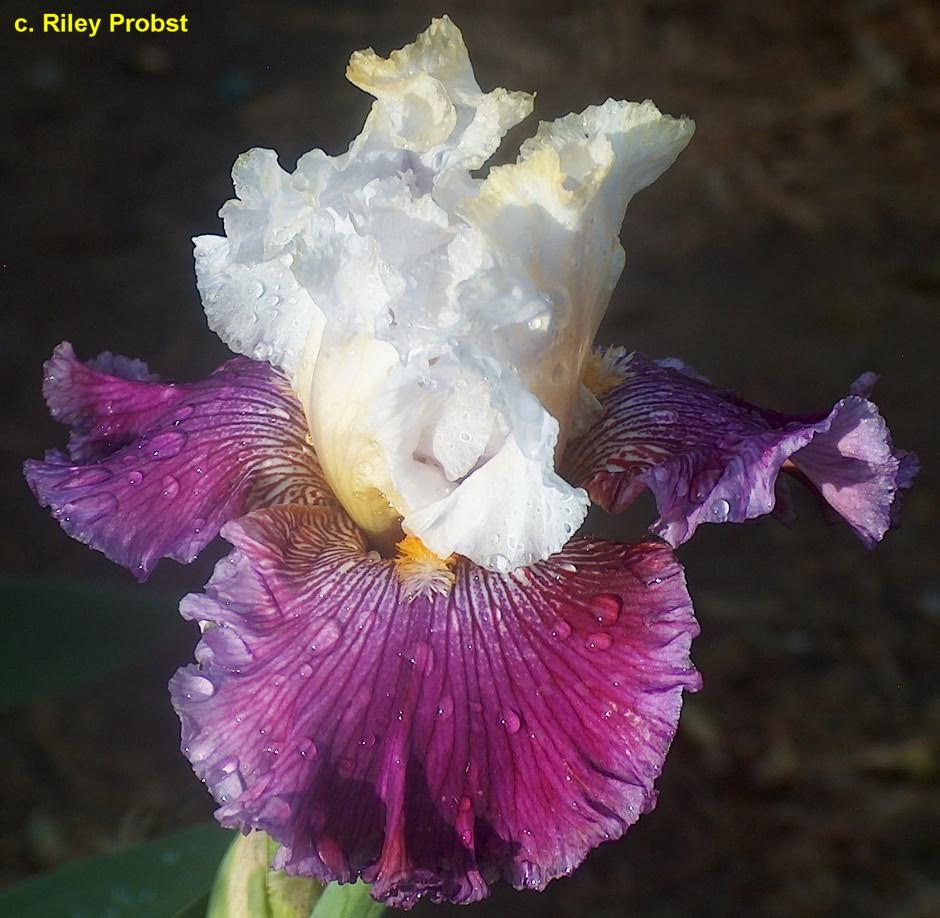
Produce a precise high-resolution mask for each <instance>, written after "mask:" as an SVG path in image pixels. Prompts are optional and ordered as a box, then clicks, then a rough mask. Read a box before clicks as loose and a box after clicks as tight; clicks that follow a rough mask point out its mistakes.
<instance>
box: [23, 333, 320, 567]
mask: <svg viewBox="0 0 940 918" xmlns="http://www.w3.org/2000/svg"><path fill="white" fill-rule="evenodd" d="M156 379H157V378H156V377H155V376H153V375H151V374H150V373H149V372H148V371H147V368H146V366H145V365H144V364H142V363H140V362H139V361H135V360H128V359H126V358H123V357H115V356H113V355H111V354H102V355H101V356H100V357H98V358H97V359H96V360H93V361H89V362H88V363H82V362H81V361H79V360H78V358H77V357H76V356H75V353H74V352H73V350H72V347H71V345H69V344H68V343H64V344H61V345H59V347H58V348H56V351H55V353H54V355H53V357H52V359H51V360H49V362H48V363H47V364H46V367H45V381H44V385H43V392H44V394H45V396H46V401H47V402H48V404H49V410H50V412H51V413H52V416H53V417H54V418H56V419H57V420H59V421H62V422H63V423H65V424H68V425H69V426H70V427H71V435H70V440H69V448H68V452H69V454H68V455H65V454H64V453H61V452H58V451H51V452H49V453H47V455H46V458H45V461H37V460H29V461H27V462H26V464H25V473H26V479H27V481H28V482H29V485H30V487H31V488H32V489H33V492H34V493H35V494H36V497H37V498H38V499H39V502H40V503H41V504H42V505H43V506H46V507H50V508H51V509H52V513H53V515H54V516H55V517H56V519H58V520H59V522H60V523H61V524H62V527H63V528H64V529H65V531H66V532H67V533H68V534H69V535H71V536H72V537H73V538H75V539H78V540H79V541H80V542H84V543H86V544H88V545H90V546H91V547H93V548H96V549H98V550H99V551H102V552H104V554H105V555H107V557H108V558H110V559H111V560H112V561H116V562H117V563H118V564H122V565H124V566H125V567H128V568H130V569H131V570H132V571H133V572H134V574H135V575H136V576H137V577H138V578H139V579H141V580H143V579H145V578H146V577H147V576H148V575H149V574H150V572H151V571H152V570H153V568H154V566H155V565H156V563H157V561H158V560H159V559H160V558H174V559H175V560H177V561H181V562H183V563H188V562H189V561H192V560H193V558H195V557H196V555H197V554H198V553H199V552H200V551H201V550H202V549H203V548H204V547H205V546H206V545H207V544H208V543H209V542H210V541H211V540H212V539H213V538H214V537H215V536H216V534H217V533H218V531H219V529H220V527H221V526H222V525H223V524H224V523H225V522H227V521H228V520H230V519H232V518H234V517H236V516H240V515H241V514H242V513H244V512H246V511H247V510H251V509H253V508H256V507H264V506H269V505H272V504H277V503H287V502H292V503H310V504H327V503H329V504H332V503H333V499H332V497H331V495H330V494H329V491H328V490H327V489H326V487H325V485H324V484H323V480H322V477H321V474H320V470H319V466H318V464H317V461H316V458H315V456H314V453H313V450H312V449H311V448H310V447H309V445H308V444H307V443H306V441H305V437H306V432H307V427H306V422H305V419H304V415H303V410H302V408H301V406H300V403H299V402H298V401H297V399H296V397H295V396H294V395H293V393H292V392H291V390H290V388H289V386H288V384H287V382H286V380H285V379H284V378H283V376H282V374H281V373H280V372H279V371H277V370H274V369H272V368H271V367H270V366H269V365H268V364H265V363H258V362H256V361H253V360H247V359H245V358H243V357H236V358H235V359H234V360H230V361H228V362H227V363H225V364H223V365H222V366H221V367H219V368H218V369H217V370H216V371H215V372H214V373H212V375H211V376H209V377H208V379H206V380H204V381H202V382H199V383H192V384H183V383H161V382H157V381H156Z"/></svg>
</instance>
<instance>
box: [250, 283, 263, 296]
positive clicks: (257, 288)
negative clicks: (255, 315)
mask: <svg viewBox="0 0 940 918" xmlns="http://www.w3.org/2000/svg"><path fill="white" fill-rule="evenodd" d="M248 293H249V294H250V295H251V296H253V297H255V298H256V299H260V298H261V297H263V296H264V284H262V283H261V281H252V282H251V283H250V284H249V285H248Z"/></svg>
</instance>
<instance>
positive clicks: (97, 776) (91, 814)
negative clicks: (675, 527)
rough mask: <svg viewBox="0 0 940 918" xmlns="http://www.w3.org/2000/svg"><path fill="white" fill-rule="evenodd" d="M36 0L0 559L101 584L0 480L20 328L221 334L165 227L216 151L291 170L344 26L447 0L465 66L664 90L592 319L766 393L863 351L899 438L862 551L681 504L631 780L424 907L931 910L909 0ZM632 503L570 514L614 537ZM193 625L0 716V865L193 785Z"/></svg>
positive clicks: (930, 415)
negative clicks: (73, 688)
mask: <svg viewBox="0 0 940 918" xmlns="http://www.w3.org/2000/svg"><path fill="white" fill-rule="evenodd" d="M59 6H61V7H63V11H65V9H66V8H67V9H70V10H72V11H74V12H76V13H79V14H81V13H85V14H97V10H96V9H95V5H94V4H91V3H85V4H77V3H76V4H73V3H62V4H59ZM53 7H55V4H51V5H50V6H48V7H47V6H43V5H41V4H37V3H28V2H20V3H9V2H2V0H0V35H2V39H0V41H2V73H3V79H2V80H0V100H2V102H0V112H2V117H3V128H2V130H0V180H2V186H3V190H4V194H3V198H4V207H3V227H2V237H0V269H2V270H0V290H2V296H3V300H2V307H3V308H2V311H0V374H2V382H0V386H2V388H0V391H2V392H3V397H4V402H5V405H4V411H3V414H2V421H0V461H2V477H0V505H2V508H3V522H4V525H3V527H2V528H0V570H2V572H4V573H33V574H39V575H43V576H45V575H48V576H50V577H51V576H56V577H59V576H68V577H72V578H81V579H84V580H89V581H99V582H104V581H107V582H115V583H124V584H129V583H130V582H131V578H130V575H129V574H127V573H126V572H124V571H123V570H120V569H118V568H117V567H115V566H113V565H111V564H109V563H108V562H107V561H105V560H104V559H103V558H102V557H101V556H100V555H96V554H94V553H92V552H90V551H88V550H87V549H85V548H84V547H82V546H81V545H78V544H77V543H74V542H72V541H70V540H69V539H68V538H67V537H66V536H65V535H64V534H63V533H62V532H61V531H60V530H59V528H58V526H57V525H56V524H55V523H54V522H53V521H52V520H51V518H49V516H48V515H47V514H46V513H45V512H44V511H41V510H39V509H38V508H37V507H36V506H35V504H34V502H33V500H32V498H31V496H30V494H29V492H28V490H27V488H26V486H25V484H24V483H23V481H22V479H21V477H20V474H19V465H20V463H21V462H22V460H23V459H24V458H25V457H27V456H40V455H41V454H42V453H43V451H44V450H45V449H46V448H47V447H49V446H51V445H61V444H62V442H63V441H64V433H63V431H61V430H60V429H58V428H57V427H56V425H54V424H53V423H52V422H51V421H50V420H49V419H48V418H47V416H46V412H45V408H44V406H43V404H42V400H41V397H40V391H39V388H40V379H41V369H40V368H41V363H42V361H43V360H44V359H45V358H46V357H47V356H48V355H49V353H50V352H51V350H52V348H53V346H54V345H55V344H57V343H58V342H59V341H60V340H62V339H63V338H68V339H70V340H71V341H73V342H74V344H75V346H76V348H77V350H78V352H79V354H80V355H83V356H86V357H87V356H92V355H93V354H95V353H97V352H98V351H100V350H104V349H113V350H115V351H117V352H120V353H124V354H128V355H132V356H140V357H143V358H145V359H146V360H147V361H148V362H149V363H150V366H151V368H153V369H155V370H157V371H158V372H160V373H162V374H163V375H165V376H167V377H170V378H173V377H175V378H181V379H191V378H198V377H201V376H203V375H204V374H205V373H206V372H207V371H209V370H210V369H212V368H213V367H214V366H215V365H216V364H217V363H218V362H220V361H221V360H223V359H224V358H225V356H226V351H225V348H224V347H223V346H222V344H221V343H220V342H219V341H218V340H217V339H216V338H215V336H214V335H212V334H211V333H210V332H209V331H208V330H207V329H206V327H205V322H204V318H203V315H202V311H201V308H200V305H199V300H198V296H197V294H196V290H195V285H194V281H193V271H192V259H191V246H190V242H189V239H190V237H191V236H193V235H195V234H198V233H204V232H214V231H217V229H218V227H219V222H218V220H217V219H216V216H215V214H216V212H217V210H218V207H219V206H220V205H221V203H222V202H223V201H224V200H225V199H226V198H228V197H229V196H230V195H231V186H230V180H229V176H228V171H229V169H230V167H231V164H232V162H233V161H234V159H235V157H236V155H237V154H238V153H240V152H241V151H243V150H245V149H247V148H249V147H251V146H255V145H261V146H269V147H273V148H275V149H277V150H278V151H279V153H280V155H281V161H282V163H283V164H284V165H286V166H288V167H289V168H293V163H294V161H295V160H296V158H297V157H298V155H300V154H301V153H302V152H304V151H306V150H308V149H310V148H312V147H315V146H322V147H324V148H325V149H326V150H328V151H329V152H333V153H335V152H339V151H340V150H341V149H343V148H344V147H345V145H346V144H347V143H348V141H349V140H350V139H351V138H352V137H353V136H354V134H355V133H357V132H358V130H359V126H360V125H361V122H362V118H363V116H364V114H365V112H366V110H367V107H368V104H369V100H368V98H367V97H366V96H364V95H363V94H361V93H360V92H358V91H357V90H356V89H354V88H353V87H352V86H350V85H349V84H347V83H346V82H345V81H344V79H343V71H344V67H345V62H346V59H347V57H348V55H349V53H350V52H351V51H353V50H354V49H357V48H362V47H366V46H368V45H373V46H374V47H375V48H376V49H377V50H380V51H382V52H387V51H388V50H390V49H391V48H395V47H400V46H401V44H403V43H404V42H406V41H409V40H411V39H412V38H413V37H414V36H415V35H416V34H417V33H418V31H420V30H421V29H423V28H424V27H425V26H426V25H427V22H428V20H429V17H430V15H431V14H438V13H441V12H445V11H446V12H449V13H450V15H451V16H452V18H454V20H455V21H456V22H457V24H458V25H459V26H460V27H461V28H462V29H463V31H464V35H465V38H466V40H467V44H468V45H469V47H470V50H471V55H472V57H473V60H474V63H475V66H476V71H477V76H478V78H479V81H480V82H481V84H482V85H483V86H484V88H492V87H494V86H497V85H501V86H507V87H510V88H513V89H530V90H532V89H534V90H538V93H539V96H538V100H537V104H536V117H540V118H545V119H548V118H554V117H556V116H558V115H559V114H563V113H565V112H568V111H570V110H580V109H581V108H583V107H584V106H585V105H587V104H589V103H592V102H598V101H601V100H603V99H604V98H606V97H607V96H608V95H612V96H615V97H618V98H628V99H636V100H641V99H644V98H647V97H651V98H653V99H654V100H655V101H656V102H657V103H658V104H659V105H660V107H661V108H663V110H665V111H668V112H672V113H675V114H678V113H687V114H689V115H691V116H692V117H694V118H695V120H696V122H697V124H698V131H697V133H696V136H695V138H694V139H693V141H692V144H691V146H690V147H689V149H688V150H687V151H686V153H684V154H683V155H682V157H681V158H680V160H679V162H678V164H677V165H676V166H675V167H674V168H673V169H672V170H671V171H670V172H668V173H667V174H666V175H665V176H664V177H663V178H662V179H661V180H660V181H659V182H658V183H657V184H656V185H655V186H654V187H653V188H651V189H650V190H648V191H646V192H644V193H643V194H641V195H640V197H639V198H638V199H637V200H635V201H634V202H633V204H632V205H631V208H630V213H629V214H628V218H627V224H626V227H625V229H624V234H623V238H624V244H625V246H626V249H627V252H628V260H627V269H626V272H625V275H624V278H623V281H622V282H621V285H620V287H619V288H618V290H617V292H616V294H615V296H614V302H613V304H612V306H611V309H610V313H609V315H608V319H607V321H606V323H605V325H604V327H603V329H602V331H601V336H600V340H601V341H604V342H616V343H623V344H626V345H627V346H629V347H631V348H636V349H640V350H643V351H646V352H648V353H650V354H652V355H656V356H667V355H678V356H681V357H683V358H684V359H686V360H687V361H689V362H690V363H692V364H693V365H694V366H696V367H697V368H698V369H699V370H700V371H701V372H703V373H705V374H706V375H708V376H709V377H710V378H712V379H713V380H714V381H715V382H718V383H720V384H722V385H726V386H729V387H734V388H736V389H737V390H738V391H740V392H741V393H743V394H744V395H746V396H747V397H749V398H751V399H753V400H755V401H758V402H761V403H763V404H766V405H769V406H774V407H777V408H781V409H785V410H791V409H792V410H804V409H805V410H810V409H818V408H822V407H825V406H827V405H829V404H830V403H831V402H833V401H835V400H836V399H838V398H839V397H841V396H842V395H843V394H844V393H845V392H846V387H847V386H848V384H849V383H850V382H851V381H852V380H853V379H854V378H855V376H856V375H857V374H858V373H860V372H862V371H863V370H867V369H873V370H876V371H878V372H880V373H882V374H883V381H882V383H881V384H880V386H879V388H878V391H877V393H876V396H877V400H878V402H879V404H880V405H881V407H882V409H883V411H884V413H885V415H886V416H887V418H888V419H889V422H890V424H891V426H892V429H893V432H894V435H895V441H896V442H897V443H898V444H899V445H901V446H904V447H907V448H911V449H915V450H916V451H918V452H919V453H920V455H921V459H922V460H923V463H924V470H923V472H922V474H921V477H920V479H919V481H918V484H917V487H916V489H915V491H914V492H913V493H912V494H911V496H910V497H909V499H908V500H907V502H906V505H905V507H904V513H903V527H902V528H901V529H900V530H898V531H895V532H892V533H890V534H889V536H888V538H887V539H886V541H885V542H884V543H883V544H882V545H881V546H880V547H879V548H878V549H877V550H876V551H875V552H874V553H872V554H869V553H867V552H866V551H865V549H864V548H863V547H862V546H861V545H860V544H859V543H858V542H857V541H856V540H855V539H854V537H853V536H852V535H851V534H850V533H849V532H848V531H847V530H845V529H839V528H830V527H829V526H827V524H826V523H825V522H824V521H823V520H822V518H821V516H820V514H819V513H818V512H817V510H816V507H815V505H814V502H813V501H812V500H810V499H804V500H801V501H799V503H798V510H799V511H800V519H799V523H798V526H797V527H796V528H795V529H793V530H788V529H786V528H784V527H782V526H780V525H779V524H777V523H776V522H773V521H770V520H764V521H760V522H757V523H753V524H749V525H746V526H737V527H735V526H721V527H717V526H707V527H704V528H703V529H702V530H700V532H699V533H698V534H697V536H696V538H695V539H694V540H693V541H692V542H691V543H690V544H689V545H687V546H685V547H683V548H682V549H681V552H680V555H681V557H682V560H683V562H684V563H685V564H686V566H687V569H688V579H689V583H690V587H691V590H692V594H693V596H694V598H695V600H696V607H697V611H698V616H699V618H700V621H701V624H702V635H701V637H700V638H699V639H698V641H697V643H696V645H695V648H694V656H695V659H696V662H697V664H698V666H699V668H700V669H701V671H702V673H703V675H704V679H705V688H704V690H703V691H702V693H701V694H699V695H697V696H694V697H691V698H690V699H689V701H688V702H687V707H686V710H685V711H684V713H683V721H682V725H681V728H680V733H679V737H678V739H677V741H676V744H675V747H674V749H673V751H672V754H671V756H670V758H669V759H668V761H667V763H666V769H665V774H664V776H663V778H662V780H661V782H660V791H661V802H660V805H659V807H658V808H657V810H656V811H655V812H653V813H652V814H650V815H648V816H646V817H645V818H644V819H642V820H641V821H640V823H639V824H638V825H637V826H636V827H635V828H634V829H633V830H632V831H631V832H630V833H629V834H628V836H627V837H626V838H624V839H623V840H621V841H619V842H617V843H614V844H608V845H606V846H604V847H602V848H601V849H599V850H597V851H595V852H594V853H593V854H592V855H591V856H590V857H589V858H588V860H587V863H586V865H585V866H584V867H582V868H581V869H580V870H579V871H577V872H576V873H575V874H574V875H573V876H572V877H571V878H568V879H565V880H562V881H558V882H556V883H554V884H552V885H551V886H550V887H549V889H548V891H547V892H545V893H544V894H541V895H535V894H516V893H513V892H511V891H510V890H508V889H501V890H499V891H498V892H497V893H496V894H495V895H494V896H493V898H492V899H490V900H489V901H487V902H485V903H483V904H479V905H476V906H473V907H471V908H470V909H468V910H466V911H463V912H459V914H462V915H467V916H468V918H470V916H479V918H483V916H501V915H510V914H518V915H533V916H535V915H544V916H562V915H564V916H592V918H603V916H614V915H616V916H620V915H622V916H640V915H642V916H693V915H694V916H712V915H715V916H719V915H720V916H725V915H728V916H737V915H741V916H753V915H768V916H790V915H808V916H816V915H819V916H823V915H825V916H829V915H852V916H869V915H870V916H886V915H889V916H904V918H919V916H924V918H926V916H928V915H936V914H940V764H938V763H940V696H938V683H940V679H938V660H940V572H938V567H937V541H938V539H937V527H938V522H940V519H938V516H940V505H938V476H937V472H936V465H935V463H934V461H933V459H934V456H935V455H936V452H937V444H938V436H937V421H936V419H937V410H938V409H937V395H938V387H937V382H938V379H937V376H938V373H937V365H938V359H937V352H938V346H940V336H938V310H937V306H938V300H940V246H938V243H940V232H938V230H940V195H938V191H940V188H938V182H937V162H938V160H940V9H938V7H937V6H936V4H934V3H931V2H929V0H903V2H902V0H897V2H892V0H830V2H827V3H820V2H787V3H776V2H775V3H770V2H767V3H763V2H751V0H724V2H717V3H708V2H694V0H647V2H634V0H621V2H617V0H582V2H580V3H572V4H569V3H563V2H560V0H558V2H556V0H543V2H529V0H449V2H448V3H447V4H446V6H444V5H442V4H439V3H434V4H429V3H424V2H410V3H406V2H399V3H395V4H392V3H389V4H385V3H379V2H370V0H348V2H346V3H343V4H336V5H331V4H327V3H320V2H313V0H308V2H301V0H284V2H280V3H249V2H242V3H240V2H213V3H207V2H195V0H194V2H192V3H189V4H186V3H160V2H157V0H155V2H153V3H152V4H149V5H148V4H142V3H137V2H130V0H128V2H122V3H121V4H115V6H114V9H117V8H121V9H125V10H126V11H127V12H128V13H138V12H142V11H143V12H149V11H150V10H151V9H152V10H155V11H158V12H162V13H165V14H167V15H178V14H179V13H181V12H182V13H187V14H188V15H189V18H190V32H189V34H187V35H177V36H168V37H163V38H160V37H159V36H156V37H147V36H126V37H125V36H110V35H99V36H98V37H97V38H95V39H89V38H87V37H83V36H79V35H72V36H67V35H62V36H54V35H46V36H43V35H40V34H34V35H29V36H21V35H20V36H18V35H15V34H13V32H12V28H10V23H11V22H12V20H13V17H14V16H17V15H26V14H28V13H32V12H35V11H36V10H40V11H41V10H46V9H52V8H53ZM110 9H111V7H109V8H108V10H110ZM534 127H535V121H534V119H533V120H532V121H531V123H527V124H526V125H524V129H523V130H521V131H516V132H513V136H512V137H511V140H512V141H513V142H518V139H519V138H520V137H521V136H524V135H525V134H526V133H529V132H531V131H533V130H534ZM510 155H514V152H512V153H511V154H510ZM650 512H651V508H650V506H649V505H648V504H642V505H640V506H638V507H636V508H634V510H633V511H632V512H631V513H630V514H628V515H627V516H626V517H625V518H623V519H616V520H614V519H611V518H606V519H605V518H598V519H597V520H595V524H596V528H598V529H599V530H601V531H603V532H604V533H606V534H612V535H617V536H618V537H621V538H629V537H633V536H635V535H637V534H638V533H639V532H641V531H642V527H643V526H644V525H645V523H646V522H648V520H649V519H650V516H649V514H650ZM220 551H221V549H218V550H217V551H216V554H218V553H219V552H220ZM211 562H212V559H211V558H207V559H201V560H200V561H199V562H198V563H197V564H196V565H194V566H193V567H191V568H181V567H178V566H175V565H173V564H172V563H171V562H164V563H163V566H162V567H161V569H160V570H159V571H158V573H157V575H156V576H155V577H154V578H153V580H152V581H151V583H152V584H155V585H154V586H147V587H142V588H141V589H160V588H162V589H165V590H175V591H176V592H177V593H178V594H182V593H183V592H186V591H188V590H191V589H198V588H199V587H200V586H201V584H202V583H203V582H204V581H205V579H206V577H207V575H208V571H209V570H210V568H211ZM167 614H168V615H172V614H173V611H172V609H171V608H168V611H167ZM0 640H2V636H0ZM193 643H194V636H193V634H192V633H191V632H190V631H189V629H188V628H183V627H182V626H181V630H180V637H179V640H178V641H176V642H174V643H173V645H172V646H169V647H161V648H155V650H154V652H153V653H152V654H149V655H148V657H147V659H146V662H145V663H143V664H141V665H138V666H136V667H134V669H133V670H132V671H130V672H127V673H126V674H123V675H121V676H119V677H116V678H114V679H112V680H110V681H108V682H107V683H106V684H103V685H98V686H96V687H94V688H91V689H87V690H84V691H82V692H80V693H78V694H76V695H73V696H69V697H58V698H56V697H53V698H50V699H48V700H45V701H41V702H36V703H34V704H33V705H32V706H31V707H29V708H26V709H19V710H16V711H4V712H0V750H2V756H0V800H2V812H3V818H2V820H0V881H2V882H7V881H12V880H14V879H16V878H18V877H22V876H25V875H27V874H30V873H33V872H35V871H39V870H42V869H45V868H48V867H50V866H52V865H55V864H58V863H61V862H63V861H65V860H67V859H70V858H73V857H77V856H80V855H84V854H89V853H94V852H98V851H105V850H113V849H115V848H118V847H121V846H123V845H126V844H129V843H132V842H134V841H135V840H138V839H141V838H146V837H149V836H152V835H156V834H159V833H161V832H163V831H166V830H169V829H172V828H176V827H182V826H185V825H189V824H192V823H194V822H197V821H200V820H204V819H205V818H206V817H207V816H208V815H209V813H210V812H211V805H210V804H211V801H210V800H209V798H208V796H207V795H206V794H205V792H204V788H203V787H202V785H200V784H199V783H198V781H197V780H196V779H195V778H194V777H193V776H192V774H191V772H190V770H189V767H188V765H187V763H186V762H185V761H184V760H183V758H182V757H181V756H180V755H179V753H178V751H177V743H178V733H177V729H178V727H177V722H176V720H175V718H174V716H173V714H172V712H171V710H170V707H169V704H168V702H167V697H166V691H165V682H166V679H167V678H168V676H169V675H170V673H171V672H172V671H173V670H174V669H175V668H176V667H177V666H178V665H180V664H181V663H183V662H185V661H187V660H188V659H189V658H190V656H191V652H192V646H193ZM37 652H38V651H37ZM24 665H28V661H24ZM453 912H454V913H455V914H457V912H456V910H453ZM418 913H419V914H421V915H424V916H430V915H432V913H436V914H437V915H439V916H440V915H443V914H448V915H449V914H451V913H452V910H447V909H437V910H436V912H435V910H434V909H432V907H430V906H422V907H420V908H419V911H418Z"/></svg>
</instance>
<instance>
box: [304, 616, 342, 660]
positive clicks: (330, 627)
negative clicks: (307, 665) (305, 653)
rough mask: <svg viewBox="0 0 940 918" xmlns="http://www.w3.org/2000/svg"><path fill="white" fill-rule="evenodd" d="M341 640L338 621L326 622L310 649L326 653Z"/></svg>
mask: <svg viewBox="0 0 940 918" xmlns="http://www.w3.org/2000/svg"><path fill="white" fill-rule="evenodd" d="M338 640H339V626H338V625H337V624H336V622H326V624H324V625H323V627H322V628H321V629H320V630H319V632H317V635H316V637H315V638H314V639H313V642H312V643H311V644H310V649H311V650H312V651H313V652H314V653H324V652H325V651H327V650H329V649H330V648H331V647H332V646H333V645H334V644H335V643H336V642H337V641H338Z"/></svg>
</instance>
